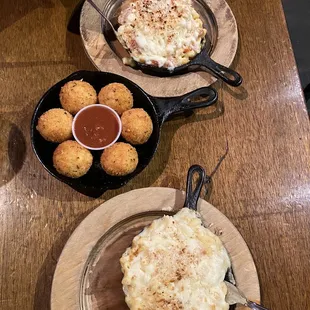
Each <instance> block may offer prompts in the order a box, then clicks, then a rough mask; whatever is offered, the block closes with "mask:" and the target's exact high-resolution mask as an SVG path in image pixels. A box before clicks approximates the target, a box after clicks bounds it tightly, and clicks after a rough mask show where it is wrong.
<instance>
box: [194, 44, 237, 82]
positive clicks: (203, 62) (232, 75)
mask: <svg viewBox="0 0 310 310" xmlns="http://www.w3.org/2000/svg"><path fill="white" fill-rule="evenodd" d="M189 64H190V65H191V66H192V65H198V66H200V67H205V68H207V69H208V70H209V71H211V72H212V73H213V75H214V76H216V77H218V78H219V79H221V80H223V81H224V82H226V83H227V84H228V85H231V86H234V87H237V86H240V85H241V83H242V77H241V75H240V74H239V73H238V72H236V71H234V70H233V69H230V68H227V67H225V66H223V65H221V64H219V63H217V62H215V61H214V60H212V59H211V58H210V56H209V55H208V52H207V50H206V49H203V50H202V51H201V54H199V55H198V56H197V57H196V58H194V59H193V60H192V61H191V62H190V63H189Z"/></svg>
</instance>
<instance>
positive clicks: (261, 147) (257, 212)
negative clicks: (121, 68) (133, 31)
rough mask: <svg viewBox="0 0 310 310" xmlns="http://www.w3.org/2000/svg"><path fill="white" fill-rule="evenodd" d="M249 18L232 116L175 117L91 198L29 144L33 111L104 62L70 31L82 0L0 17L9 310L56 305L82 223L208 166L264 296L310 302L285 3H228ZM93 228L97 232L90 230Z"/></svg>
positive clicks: (300, 129)
mask: <svg viewBox="0 0 310 310" xmlns="http://www.w3.org/2000/svg"><path fill="white" fill-rule="evenodd" d="M228 2H229V4H230V6H231V8H232V10H233V12H234V14H235V16H236V18H237V21H238V25H239V31H240V46H239V51H238V55H237V58H236V61H235V66H236V69H237V70H238V71H239V72H240V73H241V74H242V75H243V77H244V83H243V86H242V87H241V88H239V89H232V88H229V87H227V86H224V85H222V84H219V85H218V87H219V89H220V91H219V93H220V105H222V106H223V107H224V108H225V110H224V113H222V114H220V115H218V116H217V117H214V114H211V116H210V115H208V114H209V113H208V112H206V110H204V111H200V112H199V113H197V114H196V115H194V116H191V117H190V118H187V119H181V120H175V121H171V122H169V123H167V124H166V125H165V126H164V128H163V135H162V140H161V143H160V146H159V149H158V152H157V154H156V156H155V158H154V159H153V161H152V162H151V164H150V165H149V167H148V168H147V169H145V170H144V171H143V173H141V174H140V175H139V176H138V177H137V178H136V179H135V180H133V181H132V182H130V183H129V184H128V185H127V186H125V187H123V188H121V189H119V190H117V191H110V192H107V193H106V194H105V195H103V196H102V197H101V198H100V199H91V198H88V197H85V196H83V195H81V194H79V193H77V192H75V191H74V190H72V189H71V188H69V187H68V186H66V185H64V184H62V183H60V182H58V181H57V180H55V179H54V178H53V177H51V176H50V175H48V173H47V172H46V171H45V170H44V169H43V168H42V166H41V165H40V163H39V162H38V160H37V159H36V158H35V156H34V154H33V152H32V150H31V147H30V141H29V125H30V119H31V115H32V112H33V109H34V107H35V105H36V103H37V101H38V99H39V98H40V97H41V95H42V94H43V93H44V92H45V91H46V90H47V89H48V88H49V87H50V86H51V85H53V84H54V83H55V82H57V81H58V80H60V79H62V78H64V77H65V76H67V75H69V74H70V73H71V72H73V71H76V70H79V69H93V66H92V64H91V63H90V62H89V60H88V59H87V57H86V55H85V54H84V51H83V47H82V45H81V40H80V37H79V36H78V35H75V34H72V33H69V32H67V31H66V23H67V21H68V18H69V16H70V12H71V11H72V8H73V7H74V4H75V1H73V0H61V1H59V0H44V1H39V0H17V1H15V2H14V3H13V2H12V1H5V3H3V5H2V7H1V10H0V12H1V13H0V14H1V18H0V27H1V28H0V29H1V32H0V42H1V54H0V62H1V63H0V66H1V69H0V72H1V74H0V81H1V94H0V98H1V100H0V128H1V136H0V168H1V170H0V171H1V178H0V216H1V217H0V219H1V222H0V249H1V250H0V251H1V255H0V265H1V271H0V291H1V293H0V294H1V295H0V308H1V309H5V310H9V309H23V310H27V309H37V310H44V309H48V308H49V299H50V288H51V282H52V277H53V272H54V269H55V266H56V263H57V258H58V257H59V255H60V253H61V250H62V247H63V246H64V244H65V242H66V240H67V239H68V237H69V236H70V234H71V233H72V231H73V230H74V228H75V227H76V226H77V225H78V224H79V223H80V221H81V220H82V219H83V218H85V216H86V215H87V214H88V213H89V212H91V211H92V210H93V209H94V208H96V206H98V205H99V204H101V203H102V202H103V201H105V200H106V199H109V198H111V197H113V196H115V195H117V194H120V193H123V192H127V191H129V190H131V189H135V188H140V187H148V186H164V187H173V188H180V189H184V188H185V178H186V171H187V169H188V167H189V166H190V165H191V164H194V163H199V164H201V165H203V166H204V167H206V169H207V170H208V171H209V172H210V171H211V170H212V168H213V167H214V166H215V164H216V162H217V160H218V158H219V156H220V155H221V154H222V153H223V152H224V149H225V145H226V140H227V141H228V143H229V148H230V151H229V155H228V157H227V158H226V159H225V161H224V162H223V165H222V166H221V168H220V170H219V171H218V173H217V174H216V175H215V177H214V182H213V189H212V192H211V196H210V197H209V201H210V202H211V203H212V204H213V205H215V206H216V207H217V208H218V209H219V210H221V211H222V212H223V213H224V214H226V215H227V216H228V218H229V219H230V220H231V221H232V222H233V223H234V224H235V225H236V227H237V228H238V229H239V231H240V232H241V234H242V235H243V237H244V239H245V240H246V242H247V244H248V246H249V248H250V249H251V251H252V254H253V257H254V260H255V262H256V264H257V268H258V273H259V277H260V281H261V288H262V300H263V302H264V304H265V305H266V306H267V307H270V308H271V309H279V310H292V309H296V310H305V309H310V280H309V274H310V263H309V251H310V211H309V207H310V189H309V180H310V153H309V137H310V128H309V123H308V115H307V111H306V108H305V105H304V101H303V96H302V90H301V87H300V82H299V78H298V74H297V70H296V65H295V61H294V56H293V51H292V48H291V44H290V40H289V35H288V32H287V28H286V24H285V18H284V15H283V10H282V6H281V2H280V0H274V1H269V0H261V1H250V0H238V1H237V0H229V1H228ZM85 233H87V232H85Z"/></svg>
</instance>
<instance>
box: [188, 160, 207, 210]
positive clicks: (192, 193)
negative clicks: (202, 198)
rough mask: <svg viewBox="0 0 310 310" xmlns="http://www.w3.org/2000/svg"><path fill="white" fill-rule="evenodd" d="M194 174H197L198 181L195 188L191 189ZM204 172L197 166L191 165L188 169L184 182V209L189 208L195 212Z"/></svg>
mask: <svg viewBox="0 0 310 310" xmlns="http://www.w3.org/2000/svg"><path fill="white" fill-rule="evenodd" d="M195 173H198V180H197V184H196V185H195V188H194V189H193V180H194V175H195ZM205 176H206V172H205V170H204V169H203V168H202V167H201V166H199V165H193V166H191V167H190V168H189V170H188V173H187V182H186V198H185V203H184V208H189V209H191V210H195V211H197V203H198V199H199V195H200V192H201V189H202V186H203V184H204V181H205Z"/></svg>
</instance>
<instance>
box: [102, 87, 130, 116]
mask: <svg viewBox="0 0 310 310" xmlns="http://www.w3.org/2000/svg"><path fill="white" fill-rule="evenodd" d="M98 100H99V103H100V104H105V105H107V106H109V107H110V108H112V109H113V110H115V111H116V112H117V113H118V114H119V115H122V114H123V113H124V112H125V111H127V110H129V109H131V108H132V107H133V97H132V94H131V92H130V91H129V89H128V88H127V87H126V86H125V85H123V84H120V83H111V84H108V85H107V86H105V87H103V88H101V90H100V92H99V95H98Z"/></svg>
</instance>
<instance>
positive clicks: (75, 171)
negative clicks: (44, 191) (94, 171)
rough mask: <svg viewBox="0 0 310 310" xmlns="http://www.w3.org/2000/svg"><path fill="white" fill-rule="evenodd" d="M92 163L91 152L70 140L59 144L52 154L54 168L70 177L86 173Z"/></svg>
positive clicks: (77, 176)
mask: <svg viewBox="0 0 310 310" xmlns="http://www.w3.org/2000/svg"><path fill="white" fill-rule="evenodd" d="M92 163H93V155H92V154H91V152H90V151H89V150H87V149H86V148H84V147H82V146H81V145H80V144H79V143H77V142H76V141H72V140H68V141H65V142H63V143H61V144H59V145H58V147H57V148H56V150H55V151H54V154H53V164H54V167H55V168H56V170H57V171H58V172H59V173H60V174H62V175H65V176H67V177H70V178H79V177H81V176H83V175H84V174H86V173H87V171H88V170H89V168H90V167H91V165H92Z"/></svg>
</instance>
